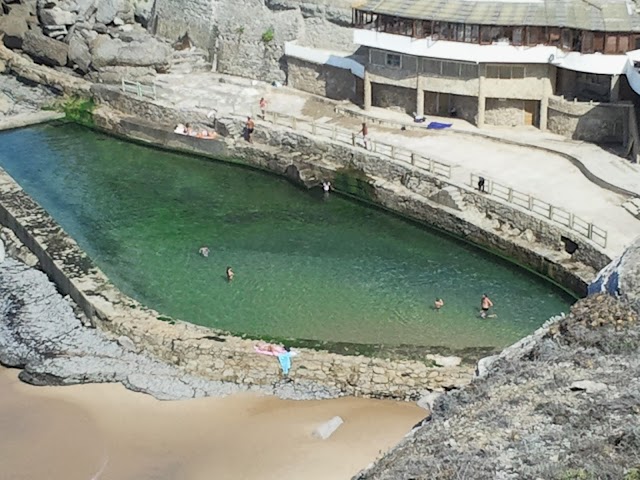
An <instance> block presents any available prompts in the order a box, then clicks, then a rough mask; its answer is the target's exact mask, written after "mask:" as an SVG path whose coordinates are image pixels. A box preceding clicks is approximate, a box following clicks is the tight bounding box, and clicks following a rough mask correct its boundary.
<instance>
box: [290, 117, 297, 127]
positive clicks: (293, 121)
mask: <svg viewBox="0 0 640 480" xmlns="http://www.w3.org/2000/svg"><path fill="white" fill-rule="evenodd" d="M291 128H293V129H294V130H297V129H298V121H297V120H296V117H291Z"/></svg>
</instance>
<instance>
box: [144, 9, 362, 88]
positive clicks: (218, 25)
mask: <svg viewBox="0 0 640 480" xmlns="http://www.w3.org/2000/svg"><path fill="white" fill-rule="evenodd" d="M185 11H186V12H188V13H187V14H186V15H185ZM152 24H153V25H155V32H156V33H157V34H158V35H160V36H163V37H165V38H168V39H170V40H176V39H177V38H178V37H180V36H181V35H183V34H184V33H185V32H187V31H188V32H189V34H190V36H191V37H192V38H193V39H194V41H195V42H196V44H197V45H198V46H199V47H202V48H205V49H206V50H208V51H209V52H210V54H211V57H212V59H215V60H216V64H217V67H218V71H219V72H221V73H228V74H231V75H239V76H243V77H250V78H256V79H259V80H265V81H272V80H279V81H285V80H286V78H287V62H286V59H285V58H284V43H285V42H288V41H295V42H296V43H297V44H299V45H303V46H312V47H316V48H325V49H333V50H340V51H347V52H353V51H355V50H356V48H357V47H356V46H355V45H353V38H352V33H351V2H350V1H348V0H316V1H315V2H313V3H310V2H302V1H300V0H187V1H183V0H156V7H155V15H154V17H153V20H152ZM268 32H270V33H268Z"/></svg>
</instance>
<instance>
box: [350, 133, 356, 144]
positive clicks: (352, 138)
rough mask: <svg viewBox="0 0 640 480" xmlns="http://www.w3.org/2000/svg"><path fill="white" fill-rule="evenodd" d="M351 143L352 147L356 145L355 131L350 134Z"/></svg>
mask: <svg viewBox="0 0 640 480" xmlns="http://www.w3.org/2000/svg"><path fill="white" fill-rule="evenodd" d="M351 145H353V146H354V147H355V146H356V134H355V133H352V134H351Z"/></svg>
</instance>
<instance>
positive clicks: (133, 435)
mask: <svg viewBox="0 0 640 480" xmlns="http://www.w3.org/2000/svg"><path fill="white" fill-rule="evenodd" d="M17 374H18V371H17V370H9V369H4V368H1V367H0V433H1V435H0V465H1V466H2V467H1V469H0V480H5V479H7V480H8V479H11V480H41V479H45V478H46V479H48V480H76V479H78V480H90V479H92V480H151V479H153V480H177V479H180V480H200V479H202V480H204V479H207V480H210V479H216V480H227V479H229V480H232V479H233V480H244V479H246V480H253V479H259V480H271V479H274V480H275V479H277V480H287V479H296V480H298V479H304V480H316V479H318V480H320V479H322V480H327V479H329V480H340V479H349V478H351V476H352V475H354V474H356V473H357V472H358V471H359V470H360V469H362V468H364V467H366V466H367V465H368V464H369V463H371V462H372V461H373V460H374V459H375V458H377V457H378V456H379V455H380V454H381V453H382V452H384V451H386V450H388V449H389V448H391V447H392V446H393V445H395V444H396V443H397V442H398V441H399V440H400V439H401V438H402V437H403V435H404V434H405V433H407V432H408V431H409V430H410V429H411V427H412V426H413V425H415V424H416V423H417V422H419V421H420V420H421V419H422V418H424V417H425V414H426V412H425V411H424V410H422V409H421V408H419V407H417V406H415V404H409V403H399V402H392V401H381V400H366V399H355V398H342V399H336V400H323V401H305V402H296V401H287V400H280V399H277V398H272V397H259V396H255V395H249V394H242V395H234V396H231V397H226V398H205V399H197V400H186V401H178V402H161V401H158V400H156V399H154V398H152V397H150V396H148V395H143V394H139V393H134V392H130V391H128V390H126V389H125V388H124V387H122V386H121V385H114V384H108V385H105V384H102V385H79V386H72V387H33V386H30V385H26V384H23V383H22V382H20V381H19V380H18V379H17ZM335 415H340V416H341V417H342V418H343V419H344V421H345V423H344V424H343V425H342V426H341V427H340V428H339V429H338V430H337V431H336V433H334V434H333V436H332V437H331V438H329V439H328V440H324V441H323V440H318V439H315V438H313V437H312V436H311V432H312V431H313V429H314V428H315V427H316V426H317V425H318V424H321V423H323V422H325V421H327V420H329V419H330V418H331V417H333V416H335Z"/></svg>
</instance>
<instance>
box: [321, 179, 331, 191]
mask: <svg viewBox="0 0 640 480" xmlns="http://www.w3.org/2000/svg"><path fill="white" fill-rule="evenodd" d="M322 190H323V191H324V193H329V192H330V191H331V182H322Z"/></svg>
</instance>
